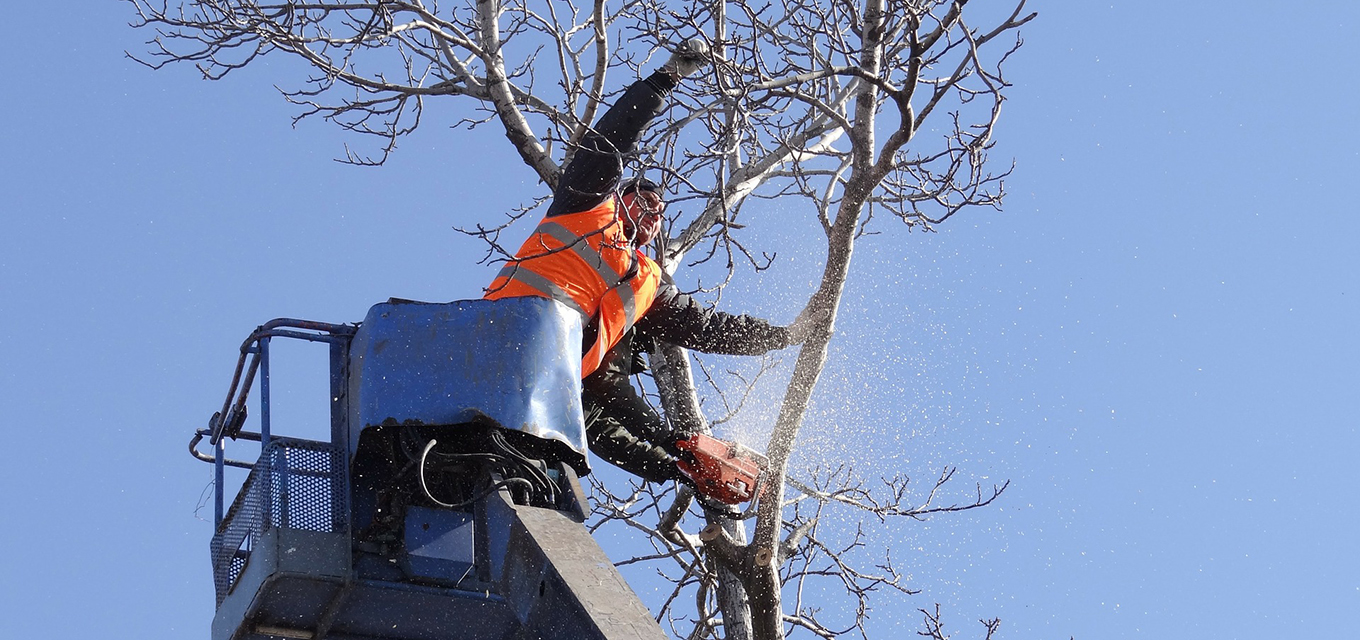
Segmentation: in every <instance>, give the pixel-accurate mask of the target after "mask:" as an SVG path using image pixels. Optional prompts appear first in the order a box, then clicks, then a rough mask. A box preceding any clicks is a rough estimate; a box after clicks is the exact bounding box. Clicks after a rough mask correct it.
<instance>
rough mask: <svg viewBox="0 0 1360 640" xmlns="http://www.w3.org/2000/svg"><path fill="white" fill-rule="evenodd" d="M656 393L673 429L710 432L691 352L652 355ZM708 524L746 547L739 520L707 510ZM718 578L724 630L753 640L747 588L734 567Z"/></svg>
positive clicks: (739, 639) (666, 350)
mask: <svg viewBox="0 0 1360 640" xmlns="http://www.w3.org/2000/svg"><path fill="white" fill-rule="evenodd" d="M652 361H653V362H654V363H656V364H655V369H656V371H655V372H654V373H655V378H656V386H657V390H658V391H660V393H661V404H662V407H663V408H664V409H665V410H666V415H667V417H669V418H670V420H671V426H672V427H683V428H686V429H695V430H698V431H702V432H704V433H708V432H709V428H708V421H707V420H705V419H704V416H703V412H702V411H701V410H700V409H699V394H698V391H697V390H696V389H695V388H694V374H693V372H692V371H691V369H690V366H689V352H687V351H686V350H684V349H682V348H680V347H677V346H675V345H664V346H658V348H657V349H656V350H654V351H652ZM704 513H705V515H706V516H707V520H708V524H710V525H718V526H720V527H722V529H723V531H726V532H727V535H728V536H729V537H730V538H731V539H732V541H733V542H735V543H737V544H738V545H745V544H746V525H745V523H743V522H742V521H740V520H733V519H731V518H727V517H724V516H723V515H722V514H718V513H714V512H713V511H712V510H709V509H705V510H704ZM714 564H715V565H716V570H717V574H718V592H717V597H718V610H719V611H721V612H722V618H723V630H724V631H725V632H726V633H725V634H724V635H725V637H726V638H727V640H752V637H751V609H750V606H749V603H748V600H749V599H748V598H747V595H746V587H745V585H744V584H743V582H742V580H741V578H740V577H739V576H738V575H737V574H736V573H735V572H733V571H732V569H731V567H729V566H728V565H726V564H725V563H722V562H715V563H714Z"/></svg>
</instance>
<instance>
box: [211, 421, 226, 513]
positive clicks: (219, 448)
mask: <svg viewBox="0 0 1360 640" xmlns="http://www.w3.org/2000/svg"><path fill="white" fill-rule="evenodd" d="M226 452H227V447H226V443H225V440H218V441H217V444H216V445H214V446H213V502H214V506H213V530H214V531H216V530H217V527H220V526H222V518H223V517H225V512H224V511H223V505H222V502H223V501H224V500H226V490H225V489H223V487H222V482H223V475H224V474H223V473H222V470H223V469H224V468H225V467H226V463H225V462H224V461H225V460H226V457H227V456H226Z"/></svg>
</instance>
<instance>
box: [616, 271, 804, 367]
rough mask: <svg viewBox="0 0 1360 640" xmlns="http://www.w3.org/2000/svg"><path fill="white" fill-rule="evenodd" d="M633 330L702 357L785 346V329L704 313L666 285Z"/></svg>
mask: <svg viewBox="0 0 1360 640" xmlns="http://www.w3.org/2000/svg"><path fill="white" fill-rule="evenodd" d="M637 328H638V331H640V332H642V333H643V334H644V335H646V336H648V337H651V338H656V339H658V340H661V341H663V342H669V343H671V344H676V345H680V346H682V347H684V348H686V349H693V350H695V351H701V352H703V353H720V354H727V355H735V356H755V355H760V354H762V353H765V352H766V351H772V350H774V349H783V348H784V347H787V346H789V330H788V328H787V327H777V326H773V325H771V324H770V323H768V322H766V321H764V320H761V319H760V318H756V317H752V316H747V315H732V314H730V313H723V312H721V311H716V310H713V309H705V308H704V307H703V306H701V305H700V304H699V303H698V301H696V300H695V299H694V298H691V297H690V296H688V295H685V294H683V293H681V292H680V290H679V289H676V288H675V285H673V284H670V283H663V284H662V285H661V289H660V290H659V291H658V292H657V294H656V302H653V303H652V308H651V309H650V310H648V311H647V314H646V315H644V316H643V317H642V319H641V320H639V321H638V323H637Z"/></svg>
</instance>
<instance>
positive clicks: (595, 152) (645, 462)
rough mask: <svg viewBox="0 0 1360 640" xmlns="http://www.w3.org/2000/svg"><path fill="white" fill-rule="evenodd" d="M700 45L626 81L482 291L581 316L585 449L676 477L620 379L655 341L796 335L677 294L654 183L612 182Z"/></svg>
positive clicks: (754, 351)
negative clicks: (534, 300)
mask: <svg viewBox="0 0 1360 640" xmlns="http://www.w3.org/2000/svg"><path fill="white" fill-rule="evenodd" d="M707 61H708V49H707V46H706V45H705V43H704V41H703V40H701V39H698V38H696V39H693V40H690V41H689V42H687V43H685V44H684V45H683V46H682V47H681V48H680V50H679V51H677V52H676V53H675V54H674V55H672V56H671V58H670V60H668V61H667V62H666V63H665V64H664V65H662V67H661V68H660V69H659V70H657V71H656V72H655V73H653V74H652V75H651V76H649V77H647V78H645V79H642V80H639V81H637V82H635V83H633V84H632V85H631V86H630V87H629V88H628V89H627V91H625V92H624V94H623V96H621V97H620V98H619V99H618V101H617V102H615V104H614V105H613V107H611V108H610V109H609V110H608V111H607V112H605V114H604V115H603V116H601V117H600V120H599V122H597V123H596V124H595V127H594V129H593V130H591V131H590V132H589V133H587V134H586V135H585V136H584V137H583V139H582V140H581V146H580V148H579V149H578V150H577V152H576V154H575V155H574V156H573V157H572V159H571V161H570V162H568V163H567V166H566V167H565V168H564V169H563V171H562V177H561V179H560V180H559V181H558V185H557V189H556V190H555V191H554V192H553V201H552V204H551V205H550V206H549V207H548V212H547V215H546V216H545V217H544V218H543V220H542V221H541V222H540V223H539V225H538V228H537V229H535V230H534V232H533V233H532V234H530V236H529V239H528V240H526V241H525V242H524V245H523V246H521V247H520V249H519V252H518V253H516V255H515V259H513V260H510V261H508V262H507V263H506V264H505V267H504V268H503V269H502V270H501V272H500V273H499V274H498V275H497V277H496V278H495V280H493V281H492V283H491V284H490V285H489V286H488V287H487V289H486V295H485V297H486V298H487V299H493V300H494V299H500V298H511V297H521V296H539V297H547V298H552V299H554V300H557V301H558V302H561V303H563V304H565V305H566V306H568V307H570V308H571V309H573V310H575V311H576V312H577V313H579V314H580V315H581V320H582V329H583V332H584V340H583V344H582V352H583V356H582V359H581V375H582V377H583V380H582V387H583V393H582V404H583V406H584V409H585V412H586V417H587V419H586V435H587V439H588V441H589V443H590V448H591V450H592V451H594V452H595V453H596V455H599V456H600V457H602V458H604V459H605V460H608V461H609V462H611V463H613V464H615V465H618V466H619V467H622V468H623V469H625V470H627V471H629V472H632V473H633V474H635V475H637V476H639V477H641V478H643V479H646V480H649V481H653V482H661V481H665V480H679V479H682V478H683V476H682V474H681V473H680V471H679V469H678V468H677V467H676V465H675V462H676V458H675V454H676V450H675V448H674V443H675V440H676V438H677V437H683V435H684V433H683V432H685V431H687V429H688V428H692V427H688V426H687V425H677V426H678V427H680V428H679V429H678V431H680V432H681V433H679V434H673V433H672V432H671V430H670V429H669V428H667V426H666V425H665V422H664V421H663V420H662V419H661V417H660V416H659V415H658V414H657V413H656V411H654V410H653V409H652V408H651V407H650V406H649V405H648V404H647V402H646V401H645V400H643V399H642V398H641V397H640V396H639V395H638V393H637V391H636V390H634V389H633V386H632V385H631V384H630V383H629V380H628V377H629V375H631V374H633V373H640V372H641V370H642V369H645V366H644V365H642V364H641V361H640V359H639V358H638V357H637V355H638V354H639V353H641V352H643V351H645V350H646V349H645V348H643V347H645V346H646V345H649V344H652V342H653V341H657V340H659V341H662V342H666V343H671V344H677V345H680V346H682V347H685V348H689V349H694V350H697V351H701V352H705V353H721V354H732V355H758V354H761V353H764V352H766V351H770V350H772V349H782V348H784V347H786V346H788V345H790V344H795V343H799V342H801V341H802V338H803V333H805V331H806V329H805V325H807V324H809V323H808V322H807V321H805V320H804V319H803V318H802V317H801V316H800V318H799V320H798V321H795V323H794V325H793V326H790V327H779V326H772V325H770V324H769V323H767V322H765V321H764V320H760V319H758V318H754V317H751V316H745V315H731V314H726V313H722V312H719V311H715V310H711V309H705V308H704V307H702V306H700V305H699V304H698V303H697V302H696V301H695V300H694V299H693V298H691V297H690V296H688V295H686V294H684V293H681V292H680V291H679V290H678V289H677V288H676V287H675V285H674V284H673V283H671V282H670V281H669V278H668V277H667V276H666V275H665V274H664V273H663V271H662V269H661V267H660V265H658V264H657V263H656V262H655V261H654V260H653V259H652V258H650V257H648V256H647V255H646V254H644V253H643V252H642V251H641V250H640V247H644V246H646V245H647V244H648V243H649V242H651V240H652V238H653V237H654V236H655V235H656V234H657V233H658V232H659V230H660V228H661V222H662V216H663V214H664V212H665V208H666V205H665V202H664V200H663V198H662V193H661V187H660V186H659V185H657V184H656V183H654V182H651V181H650V180H646V179H643V178H639V179H635V180H631V181H629V182H628V183H627V184H624V185H622V186H620V181H621V178H622V175H623V166H624V163H625V161H626V160H627V159H628V155H629V154H631V153H632V152H633V150H634V148H635V147H636V145H637V142H638V139H639V138H640V137H641V136H642V133H643V131H644V130H646V128H647V126H648V125H649V124H650V123H651V122H652V121H653V120H654V119H655V118H656V116H657V115H658V114H660V113H661V111H662V110H663V108H664V103H665V98H666V96H668V95H669V94H670V92H671V91H672V90H674V89H675V87H676V86H677V85H678V84H679V82H680V80H681V78H683V77H685V76H687V75H690V74H692V73H694V72H695V71H697V70H699V69H700V68H702V67H703V66H704V65H705V64H707Z"/></svg>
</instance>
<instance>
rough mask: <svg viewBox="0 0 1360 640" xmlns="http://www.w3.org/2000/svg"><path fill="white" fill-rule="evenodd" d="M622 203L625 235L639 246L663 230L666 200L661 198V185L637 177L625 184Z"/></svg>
mask: <svg viewBox="0 0 1360 640" xmlns="http://www.w3.org/2000/svg"><path fill="white" fill-rule="evenodd" d="M622 194H623V196H622V197H621V198H620V202H619V203H620V205H622V207H621V208H622V209H623V216H622V217H623V235H624V237H629V238H632V239H633V242H634V243H635V244H637V246H642V245H644V244H647V243H648V242H651V241H652V238H653V237H655V236H656V234H657V232H659V231H660V230H661V220H662V214H663V213H665V211H666V201H665V200H663V199H662V198H661V185H659V184H657V183H655V182H652V181H651V180H648V179H646V178H637V179H636V180H633V181H631V182H629V183H628V184H626V185H624V187H623V190H622Z"/></svg>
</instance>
